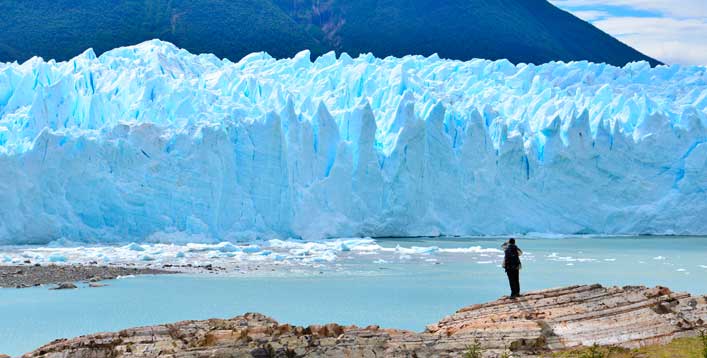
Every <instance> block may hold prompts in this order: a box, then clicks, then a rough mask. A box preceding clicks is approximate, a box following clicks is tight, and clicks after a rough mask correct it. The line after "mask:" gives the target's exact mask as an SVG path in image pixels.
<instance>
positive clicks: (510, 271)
mask: <svg viewBox="0 0 707 358" xmlns="http://www.w3.org/2000/svg"><path fill="white" fill-rule="evenodd" d="M501 247H502V248H503V253H504V255H503V256H504V257H503V268H504V269H505V270H506V275H508V283H509V284H510V286H511V298H516V297H518V296H520V269H521V267H522V265H521V263H520V256H521V255H523V251H521V249H519V248H518V246H516V239H514V238H511V239H510V240H508V242H505V243H504V244H503V246H501Z"/></svg>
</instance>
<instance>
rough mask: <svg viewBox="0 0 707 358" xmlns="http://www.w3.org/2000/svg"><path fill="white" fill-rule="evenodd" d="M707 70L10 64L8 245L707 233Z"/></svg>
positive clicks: (2, 169) (2, 82)
mask: <svg viewBox="0 0 707 358" xmlns="http://www.w3.org/2000/svg"><path fill="white" fill-rule="evenodd" d="M705 126H707V67H698V66H691V67H686V66H678V65H673V66H659V67H655V68H651V67H650V66H649V65H648V64H647V63H645V62H638V63H632V64H628V65H626V66H625V67H623V68H618V67H614V66H610V65H605V64H595V63H588V62H571V63H562V62H553V63H547V64H543V65H532V64H530V65H526V64H519V65H513V64H511V63H510V62H508V61H505V60H500V61H487V60H472V61H467V62H461V61H451V60H444V59H440V58H439V57H437V56H431V57H421V56H406V57H404V58H392V57H389V58H385V59H379V58H375V57H373V56H371V55H361V56H359V57H357V58H352V57H350V56H349V55H347V54H341V55H340V56H339V57H338V58H337V56H336V55H335V54H334V53H329V54H326V55H324V56H321V57H319V58H317V59H315V60H314V61H313V62H312V61H311V59H310V56H309V52H307V51H303V52H301V53H299V54H298V55H297V56H295V57H294V58H292V59H283V60H276V59H273V58H272V57H270V56H268V55H267V54H265V53H254V54H251V55H249V56H246V57H245V58H243V59H241V60H240V61H239V62H231V61H229V60H227V59H224V60H221V59H218V58H217V57H215V56H213V55H193V54H190V53H188V52H187V51H185V50H181V49H178V48H176V47H175V46H173V45H171V44H169V43H166V42H161V41H157V40H154V41H149V42H145V43H142V44H139V45H136V46H132V47H124V48H118V49H115V50H112V51H109V52H107V53H105V54H103V55H101V56H100V57H96V56H95V54H94V53H93V51H91V50H88V51H86V52H84V53H83V54H81V55H80V56H77V57H76V58H74V59H72V60H70V61H67V62H59V63H57V62H54V61H48V62H47V61H44V60H42V59H40V58H33V59H31V60H29V61H27V62H25V63H23V64H17V63H5V64H0V203H1V204H2V205H0V243H2V244H8V243H13V244H14V243H45V242H48V241H51V240H54V239H57V238H68V239H70V240H74V241H78V240H82V241H88V242H116V241H172V240H174V241H184V240H185V239H184V237H185V235H186V237H187V238H188V239H187V240H188V241H190V240H191V241H209V240H211V241H213V240H237V239H253V238H258V237H261V238H262V237H303V238H322V237H332V236H369V235H370V236H408V235H495V234H509V233H556V234H576V233H587V234H644V233H651V234H664V233H672V234H707V220H705V218H707V143H706V142H707V131H706V130H705Z"/></svg>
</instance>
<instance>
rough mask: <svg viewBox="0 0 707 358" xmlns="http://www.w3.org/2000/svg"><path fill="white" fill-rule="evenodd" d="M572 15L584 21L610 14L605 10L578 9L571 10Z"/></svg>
mask: <svg viewBox="0 0 707 358" xmlns="http://www.w3.org/2000/svg"><path fill="white" fill-rule="evenodd" d="M572 15H574V16H577V17H578V18H580V19H582V20H584V21H590V22H591V21H594V20H599V19H603V18H605V17H609V16H610V14H609V13H608V12H606V11H598V10H578V11H572Z"/></svg>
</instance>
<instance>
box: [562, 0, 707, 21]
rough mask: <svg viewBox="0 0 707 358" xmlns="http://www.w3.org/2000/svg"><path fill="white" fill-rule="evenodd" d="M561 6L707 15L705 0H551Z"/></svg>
mask: <svg viewBox="0 0 707 358" xmlns="http://www.w3.org/2000/svg"><path fill="white" fill-rule="evenodd" d="M550 2H551V3H553V4H554V5H556V6H560V7H592V6H624V7H629V8H632V9H637V10H643V11H652V12H658V13H661V14H664V15H667V16H672V17H681V18H705V17H707V1H705V0H680V1H675V0H551V1H550Z"/></svg>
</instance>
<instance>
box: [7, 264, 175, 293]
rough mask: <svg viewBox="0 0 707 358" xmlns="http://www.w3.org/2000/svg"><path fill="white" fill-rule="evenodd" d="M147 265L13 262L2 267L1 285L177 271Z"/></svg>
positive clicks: (67, 281) (111, 277) (15, 286)
mask: <svg viewBox="0 0 707 358" xmlns="http://www.w3.org/2000/svg"><path fill="white" fill-rule="evenodd" d="M173 273H178V272H176V271H166V270H159V269H153V268H144V267H123V266H98V265H95V266H94V265H88V266H85V265H44V266H41V265H13V266H0V287H3V288H25V287H34V286H39V285H46V284H62V283H69V282H77V281H91V282H96V281H102V280H111V279H115V278H117V277H120V276H129V275H157V274H173Z"/></svg>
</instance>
